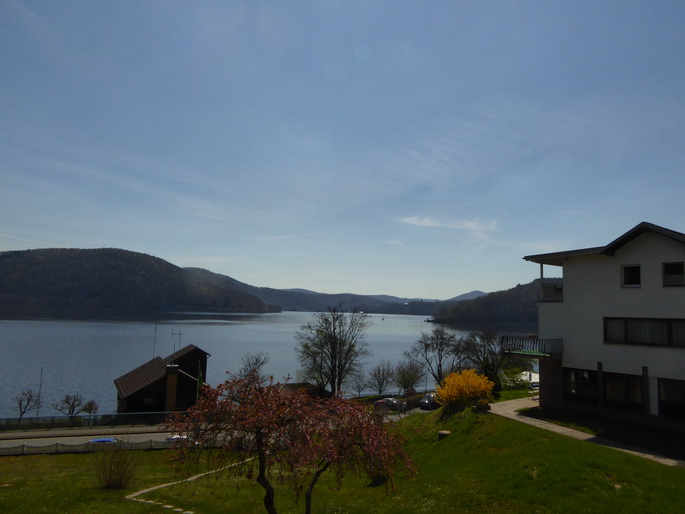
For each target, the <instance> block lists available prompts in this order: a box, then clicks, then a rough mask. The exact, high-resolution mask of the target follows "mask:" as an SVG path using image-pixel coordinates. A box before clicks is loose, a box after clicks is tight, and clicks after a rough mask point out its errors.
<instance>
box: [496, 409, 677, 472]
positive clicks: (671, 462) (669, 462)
mask: <svg viewBox="0 0 685 514" xmlns="http://www.w3.org/2000/svg"><path fill="white" fill-rule="evenodd" d="M539 406H540V404H539V402H538V401H537V400H531V399H530V398H519V399H517V400H509V401H506V402H499V403H493V404H490V412H491V413H493V414H496V415H498V416H503V417H505V418H509V419H513V420H516V421H520V422H521V423H526V424H528V425H533V426H536V427H539V428H542V429H544V430H549V431H550V432H556V433H557V434H562V435H565V436H568V437H573V438H574V439H579V440H581V441H588V442H591V443H595V444H600V445H602V446H607V447H609V448H614V449H616V450H620V451H622V452H626V453H630V454H631V455H636V456H638V457H642V458H645V459H649V460H653V461H655V462H658V463H660V464H664V465H666V466H681V467H685V461H682V460H676V459H671V458H668V457H663V456H661V455H657V454H654V453H650V452H648V451H645V450H643V449H640V448H636V447H634V446H629V445H626V444H622V443H617V442H615V441H610V440H608V439H604V438H602V437H597V436H594V435H591V434H586V433H585V432H581V431H579V430H574V429H572V428H568V427H564V426H561V425H557V424H555V423H550V422H549V421H543V420H540V419H536V418H532V417H530V416H526V415H524V414H521V413H519V412H516V411H518V410H521V409H527V408H530V407H539Z"/></svg>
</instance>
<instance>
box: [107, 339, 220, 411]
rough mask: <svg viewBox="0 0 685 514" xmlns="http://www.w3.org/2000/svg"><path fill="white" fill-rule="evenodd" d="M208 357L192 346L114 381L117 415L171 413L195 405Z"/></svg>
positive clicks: (155, 360)
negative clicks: (118, 413) (127, 413)
mask: <svg viewBox="0 0 685 514" xmlns="http://www.w3.org/2000/svg"><path fill="white" fill-rule="evenodd" d="M209 356H210V355H209V354H208V353H207V352H205V351H204V350H201V349H200V348H198V347H197V346H195V345H192V344H191V345H188V346H185V347H184V348H181V349H180V350H178V351H177V352H174V353H172V354H171V355H169V356H168V357H165V358H161V357H155V358H154V359H152V360H150V361H148V362H146V363H145V364H143V365H142V366H139V367H137V368H136V369H134V370H132V371H129V372H128V373H126V374H125V375H122V376H120V377H119V378H117V379H115V380H114V385H115V386H116V388H117V412H120V413H124V412H169V411H177V410H186V409H188V408H189V407H191V406H192V405H195V402H196V400H197V397H198V392H199V389H200V387H201V386H202V385H203V384H204V377H206V376H207V357H209Z"/></svg>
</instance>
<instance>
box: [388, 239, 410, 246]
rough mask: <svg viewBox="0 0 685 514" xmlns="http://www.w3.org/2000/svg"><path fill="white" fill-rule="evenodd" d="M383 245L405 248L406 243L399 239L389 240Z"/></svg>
mask: <svg viewBox="0 0 685 514" xmlns="http://www.w3.org/2000/svg"><path fill="white" fill-rule="evenodd" d="M383 244H386V245H392V246H404V245H405V242H404V241H400V240H398V239H388V240H386V241H383Z"/></svg>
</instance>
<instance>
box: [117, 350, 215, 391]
mask: <svg viewBox="0 0 685 514" xmlns="http://www.w3.org/2000/svg"><path fill="white" fill-rule="evenodd" d="M193 350H200V348H198V347H197V346H195V345H194V344H189V345H188V346H184V347H183V348H181V349H180V350H178V351H177V352H174V353H172V354H171V355H169V356H168V357H164V358H161V357H155V358H154V359H152V360H150V361H147V362H146V363H145V364H143V365H141V366H138V367H137V368H136V369H134V370H132V371H129V372H128V373H126V374H125V375H121V376H120V377H119V378H117V379H115V380H114V385H115V386H116V388H117V393H118V395H119V398H127V397H128V396H130V395H132V394H133V393H135V392H136V391H140V390H141V389H142V388H144V387H147V386H149V385H150V384H152V383H154V382H156V381H157V380H159V379H160V378H163V377H164V375H166V367H167V364H171V363H173V362H174V361H175V360H176V359H178V358H179V357H183V356H184V355H186V354H187V353H190V352H192V351H193ZM200 351H201V352H203V353H204V354H206V355H209V354H208V353H207V352H205V351H204V350H200ZM189 376H190V375H189ZM192 378H195V377H192Z"/></svg>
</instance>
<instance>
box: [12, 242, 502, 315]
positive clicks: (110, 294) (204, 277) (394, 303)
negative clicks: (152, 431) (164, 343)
mask: <svg viewBox="0 0 685 514" xmlns="http://www.w3.org/2000/svg"><path fill="white" fill-rule="evenodd" d="M487 296H489V295H486V293H483V292H482V291H472V292H470V293H466V294H463V295H460V296H457V297H454V298H452V299H451V300H449V301H448V302H443V301H439V300H425V299H420V298H399V297H396V296H390V295H374V296H364V295H357V294H352V293H340V294H325V293H317V292H315V291H310V290H306V289H273V288H269V287H255V286H251V285H249V284H245V283H243V282H240V281H238V280H235V279H233V278H231V277H229V276H226V275H221V274H218V273H213V272H211V271H208V270H205V269H200V268H180V267H178V266H175V265H173V264H171V263H169V262H167V261H164V260H162V259H160V258H157V257H153V256H150V255H146V254H142V253H136V252H131V251H127V250H120V249H114V248H103V249H94V250H80V249H57V248H55V249H43V250H24V251H11V252H0V307H2V308H3V309H4V310H5V311H6V312H7V310H8V308H9V307H15V308H18V309H22V308H32V309H35V308H39V307H46V308H69V309H126V310H129V311H132V312H135V311H166V312H170V311H189V312H203V311H205V312H273V311H280V310H286V311H306V312H320V311H325V310H326V309H328V308H330V307H339V308H341V309H343V310H346V311H349V310H351V309H356V310H360V311H364V312H369V313H382V314H414V315H421V316H428V317H430V316H435V315H436V314H437V313H439V312H441V313H442V312H448V309H452V308H453V307H454V306H455V305H459V304H460V303H462V302H471V301H476V300H478V299H480V298H481V297H487ZM474 298H475V299H476V300H474ZM449 312H451V311H449Z"/></svg>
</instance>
